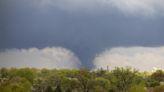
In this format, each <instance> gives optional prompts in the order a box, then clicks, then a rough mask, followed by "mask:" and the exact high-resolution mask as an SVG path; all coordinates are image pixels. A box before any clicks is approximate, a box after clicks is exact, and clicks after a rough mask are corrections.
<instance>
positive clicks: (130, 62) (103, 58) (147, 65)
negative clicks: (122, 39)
mask: <svg viewBox="0 0 164 92" xmlns="http://www.w3.org/2000/svg"><path fill="white" fill-rule="evenodd" d="M93 64H94V68H95V69H98V68H103V69H107V66H108V67H109V69H114V68H115V67H127V66H128V67H132V68H135V69H138V70H140V71H150V70H153V68H160V69H161V68H163V69H164V47H152V48H151V47H127V48H125V47H117V48H112V49H110V50H106V51H104V52H102V53H101V54H99V55H97V57H95V59H94V61H93Z"/></svg>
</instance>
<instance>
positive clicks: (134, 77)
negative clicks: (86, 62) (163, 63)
mask: <svg viewBox="0 0 164 92" xmlns="http://www.w3.org/2000/svg"><path fill="white" fill-rule="evenodd" d="M0 92H164V72H163V71H162V70H157V71H155V72H153V73H150V72H139V71H137V70H135V69H131V68H115V69H113V70H111V71H108V70H103V69H99V70H88V69H72V70H69V69H60V70H57V69H35V68H21V69H18V68H10V69H8V68H1V69H0Z"/></svg>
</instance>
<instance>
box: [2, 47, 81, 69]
mask: <svg viewBox="0 0 164 92" xmlns="http://www.w3.org/2000/svg"><path fill="white" fill-rule="evenodd" d="M80 64H81V63H80V60H79V59H78V57H77V56H75V55H74V53H73V52H71V51H70V50H68V49H65V48H61V47H51V48H50V47H47V48H43V49H38V48H29V49H12V50H6V51H4V52H0V67H18V68H22V67H34V68H56V69H64V68H66V69H73V68H79V67H80Z"/></svg>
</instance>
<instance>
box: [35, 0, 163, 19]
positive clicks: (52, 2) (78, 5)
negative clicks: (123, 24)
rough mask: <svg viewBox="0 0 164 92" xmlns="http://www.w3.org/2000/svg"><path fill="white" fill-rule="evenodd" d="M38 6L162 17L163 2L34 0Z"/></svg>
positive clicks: (140, 0) (136, 0)
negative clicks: (103, 10) (112, 11)
mask: <svg viewBox="0 0 164 92" xmlns="http://www.w3.org/2000/svg"><path fill="white" fill-rule="evenodd" d="M34 2H35V4H38V5H40V6H44V7H45V6H46V7H47V6H49V7H51V6H55V7H58V8H61V9H64V10H69V11H79V10H80V11H81V10H83V11H88V10H92V11H97V10H102V9H105V10H107V11H111V10H113V9H114V10H118V11H120V12H123V13H124V14H134V15H136V14H137V15H138V14H139V15H146V16H153V15H164V0H34Z"/></svg>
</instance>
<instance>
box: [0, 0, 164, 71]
mask: <svg viewBox="0 0 164 92" xmlns="http://www.w3.org/2000/svg"><path fill="white" fill-rule="evenodd" d="M107 66H109V68H110V69H113V68H114V67H124V66H131V67H133V68H136V69H139V70H141V71H145V70H146V71H150V70H152V69H153V68H155V67H156V68H164V0H158V1H157V0H0V67H36V68H57V69H61V68H68V69H72V68H81V67H85V68H89V69H97V68H104V69H106V68H107Z"/></svg>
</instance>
